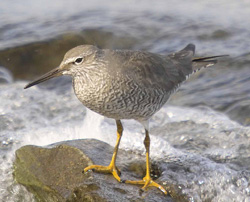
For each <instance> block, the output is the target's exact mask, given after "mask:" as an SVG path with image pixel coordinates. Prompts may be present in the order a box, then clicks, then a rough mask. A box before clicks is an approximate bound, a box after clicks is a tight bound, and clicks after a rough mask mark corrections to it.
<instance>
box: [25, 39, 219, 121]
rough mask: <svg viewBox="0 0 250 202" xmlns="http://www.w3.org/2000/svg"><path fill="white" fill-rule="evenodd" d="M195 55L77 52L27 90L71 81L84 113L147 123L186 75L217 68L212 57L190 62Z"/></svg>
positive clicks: (90, 48)
mask: <svg viewBox="0 0 250 202" xmlns="http://www.w3.org/2000/svg"><path fill="white" fill-rule="evenodd" d="M194 52H195V46H194V45H193V44H189V45H188V46H186V47H185V48H184V49H183V50H181V51H179V52H176V53H172V54H169V55H167V56H165V55H159V54H154V53H149V52H144V51H131V50H109V49H99V48H97V47H95V46H92V45H82V46H77V47H75V48H73V49H71V50H69V51H68V52H67V53H66V54H65V56H64V59H63V61H62V63H61V64H60V67H59V68H57V69H55V70H52V71H51V72H49V73H47V74H46V75H45V76H42V77H40V78H39V79H37V80H36V81H34V82H32V83H30V84H28V85H27V86H26V88H27V87H30V86H32V85H35V84H38V83H40V82H41V81H45V80H47V79H49V78H52V77H55V76H59V75H62V74H64V75H71V76H72V78H73V88H74V91H75V94H76V96H77V98H78V99H79V100H80V101H81V102H82V103H83V104H84V105H85V106H86V107H88V108H90V109H91V110H93V111H95V112H98V113H99V114H102V115H104V116H106V117H109V118H114V119H116V120H120V119H135V120H138V121H140V122H145V121H146V120H148V119H149V118H150V117H151V116H152V115H153V114H154V113H156V112H157V111H158V110H159V109H160V108H161V107H162V106H163V105H164V104H165V103H166V101H167V100H168V99H169V97H170V95H171V93H172V92H173V91H175V90H176V88H177V87H178V86H179V85H180V84H181V83H182V82H183V81H185V80H186V78H187V77H188V76H189V75H190V74H192V73H193V72H194V71H196V70H197V69H200V68H201V67H202V66H209V65H213V64H215V62H216V60H214V59H213V58H214V57H208V58H204V59H203V58H196V59H193V55H194ZM216 57H217V56H216ZM206 59H207V60H206Z"/></svg>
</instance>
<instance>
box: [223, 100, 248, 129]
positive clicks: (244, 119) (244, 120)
mask: <svg viewBox="0 0 250 202" xmlns="http://www.w3.org/2000/svg"><path fill="white" fill-rule="evenodd" d="M226 113H227V114H228V116H229V117H230V118H231V119H233V120H235V121H237V122H238V123H240V124H242V125H244V126H250V101H249V100H243V101H241V102H237V103H236V104H234V105H233V106H231V107H230V108H229V109H228V110H227V111H226Z"/></svg>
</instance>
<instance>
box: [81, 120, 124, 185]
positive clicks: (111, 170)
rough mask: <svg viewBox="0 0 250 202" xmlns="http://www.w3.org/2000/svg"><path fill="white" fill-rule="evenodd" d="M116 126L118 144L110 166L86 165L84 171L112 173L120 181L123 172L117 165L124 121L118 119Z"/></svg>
mask: <svg viewBox="0 0 250 202" xmlns="http://www.w3.org/2000/svg"><path fill="white" fill-rule="evenodd" d="M116 126H117V140H116V145H115V149H114V153H113V156H112V159H111V162H110V164H109V165H108V166H100V165H91V166H88V167H86V168H85V169H84V172H87V171H89V170H94V171H97V172H102V173H111V174H113V176H114V178H115V179H117V181H118V182H120V181H121V179H120V177H119V176H120V174H121V173H120V170H119V169H118V168H117V167H116V165H115V161H116V156H117V152H118V147H119V144H120V140H121V137H122V131H123V127H122V123H121V121H120V120H116Z"/></svg>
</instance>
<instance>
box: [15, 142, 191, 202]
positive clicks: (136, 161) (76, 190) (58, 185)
mask: <svg viewBox="0 0 250 202" xmlns="http://www.w3.org/2000/svg"><path fill="white" fill-rule="evenodd" d="M112 152H113V147H111V146H109V145H108V144H106V143H103V142H101V141H98V140H89V139H86V140H73V141H67V142H63V143H58V144H54V145H50V146H48V147H47V148H44V147H37V146H24V147H22V148H20V149H18V150H17V151H16V160H15V162H14V168H15V169H14V176H15V179H16V181H17V182H18V183H20V184H22V185H24V186H25V187H26V188H27V190H28V191H30V192H32V193H33V194H34V196H35V198H36V199H37V201H46V202H49V201H53V202H54V201H67V202H73V201H77V202H81V201H173V198H171V197H170V196H165V195H164V194H163V193H161V192H160V191H159V190H157V189H154V188H151V189H149V190H148V191H147V192H146V193H144V194H143V195H142V196H140V195H139V190H140V186H135V185H129V184H123V183H119V182H117V181H116V180H115V179H114V178H113V177H112V176H111V175H108V174H101V173H95V172H88V173H86V174H82V171H83V169H84V167H86V166H88V165H91V164H93V163H94V164H101V165H108V164H109V161H110V159H111V156H112ZM144 158H145V157H144V156H140V155H136V154H132V153H131V152H129V151H124V150H119V154H118V158H117V166H118V167H119V169H120V170H121V171H122V176H121V178H122V179H136V178H138V177H139V178H140V177H142V176H144V175H145V167H144V166H145V159H144ZM158 163H160V162H154V163H153V165H152V168H153V169H152V170H153V172H154V176H156V178H158V177H159V176H160V175H161V174H162V172H161V169H160V167H158V166H157V165H158ZM156 181H158V182H159V183H161V182H160V181H159V179H158V180H157V179H156ZM161 184H162V183H161ZM164 186H165V185H164ZM165 187H166V186H165ZM166 188H167V190H168V191H169V193H170V194H171V195H172V197H174V198H175V199H176V200H177V201H187V198H186V197H185V196H184V195H181V194H179V193H178V189H176V188H175V187H174V186H167V187H166Z"/></svg>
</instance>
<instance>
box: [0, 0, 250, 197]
mask: <svg viewBox="0 0 250 202" xmlns="http://www.w3.org/2000/svg"><path fill="white" fill-rule="evenodd" d="M249 17H250V3H249V1H241V2H238V1H228V0H227V1H226V0H220V1H215V0H212V1H198V0H192V1H184V0H178V1H170V0H168V1H163V0H162V1H157V2H154V3H152V1H132V0H130V1H124V2H122V1H119V3H118V1H117V2H113V1H105V2H102V1H97V0H95V1H91V3H90V2H84V1H82V0H81V1H80V0H73V1H59V0H56V1H53V2H51V1H48V0H43V1H40V3H38V2H35V1H30V0H28V1H25V3H24V2H19V1H16V0H14V1H2V2H1V3H0V49H1V50H3V49H5V48H14V47H15V46H17V45H23V44H26V43H29V42H36V41H41V40H46V39H49V38H51V37H56V36H57V35H59V34H62V33H65V32H80V31H82V30H85V29H94V30H96V32H99V31H102V30H106V31H109V32H111V33H114V34H115V35H116V36H122V37H123V39H124V40H127V39H128V38H130V39H133V45H132V48H133V49H143V50H147V51H152V52H157V53H166V52H168V51H174V50H178V49H181V48H183V47H184V46H185V45H186V44H187V43H190V42H192V43H195V44H196V46H197V53H198V54H199V55H202V54H204V55H209V54H230V55H231V57H230V58H228V59H225V60H223V61H222V62H220V63H219V64H218V65H217V67H216V68H210V69H207V70H205V71H202V72H201V73H200V74H198V76H196V77H195V76H194V77H191V78H190V80H189V81H188V82H186V83H185V84H183V86H182V87H181V88H180V90H179V92H178V93H177V94H176V95H174V96H173V97H172V99H171V100H170V102H169V105H167V106H165V107H164V108H163V109H162V110H160V111H159V112H158V113H157V114H156V115H155V116H154V117H153V118H152V121H151V134H152V138H151V140H152V144H151V145H152V157H153V158H163V157H165V158H167V159H169V160H168V163H169V164H166V165H165V166H169V173H168V176H169V178H167V179H162V180H166V181H168V182H169V183H172V184H177V185H180V186H182V187H183V193H187V194H188V195H189V196H190V197H191V198H193V200H194V201H205V200H206V201H232V200H233V201H250V185H249V184H250V156H249V154H250V128H249V125H250V115H249V113H250V107H249V106H250V101H249V100H250V87H249V86H250V62H249V61H250V60H249V55H250V54H249V45H250V27H249V25H248V24H249V23H248V20H247V19H249ZM98 40H100V39H98ZM102 40H105V38H104V39H102ZM111 41H112V39H111ZM112 46H113V47H114V48H115V47H116V46H117V44H115V43H114V44H113V45H112ZM51 57H53V56H51ZM30 60H32V58H30ZM0 65H1V61H0ZM12 73H13V72H9V71H8V66H6V67H0V154H1V156H0V201H33V200H34V199H33V197H32V195H30V194H29V193H28V192H27V191H26V190H25V189H24V188H23V187H21V186H19V185H17V184H15V182H14V181H13V177H12V162H13V160H14V152H15V150H16V149H18V148H19V147H20V146H23V145H26V144H33V145H48V144H51V143H54V142H59V141H64V140H71V139H77V138H97V139H99V140H102V141H105V142H107V143H109V144H111V145H114V143H115V123H114V121H112V120H110V119H106V118H103V117H101V116H99V115H98V114H95V113H94V112H91V111H89V110H86V108H84V107H83V106H82V104H81V103H80V102H79V101H78V100H77V98H76V97H75V96H74V93H73V91H72V88H71V85H70V83H69V82H68V80H67V79H66V80H64V79H59V80H58V79H57V80H54V81H52V82H50V83H49V88H46V85H45V86H44V87H43V88H40V87H34V88H31V89H29V90H23V87H24V86H25V84H27V82H28V81H20V80H18V78H13V76H12ZM51 86H55V87H54V88H51ZM124 124H125V134H124V137H123V139H122V142H121V148H124V149H128V150H134V151H139V152H142V151H144V148H143V144H142V142H143V135H142V127H141V126H140V125H139V124H138V123H136V122H135V121H125V122H124ZM159 148H160V149H159ZM177 165H181V168H183V170H184V171H183V170H178V169H177V171H174V170H173V169H171V166H177ZM185 169H187V170H189V171H185ZM178 171H179V172H178Z"/></svg>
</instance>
